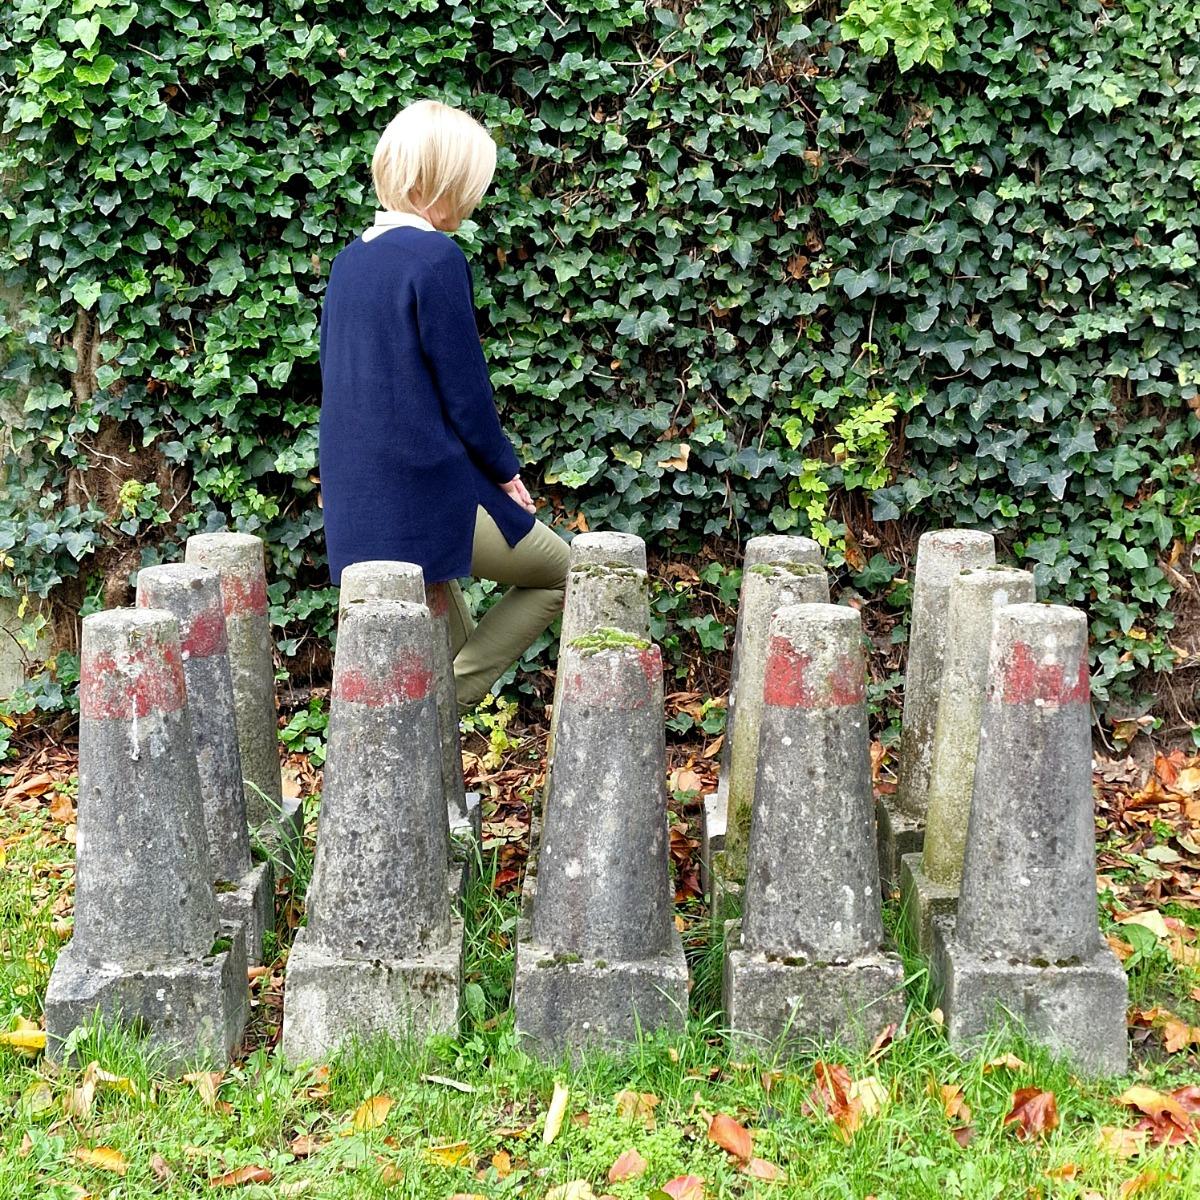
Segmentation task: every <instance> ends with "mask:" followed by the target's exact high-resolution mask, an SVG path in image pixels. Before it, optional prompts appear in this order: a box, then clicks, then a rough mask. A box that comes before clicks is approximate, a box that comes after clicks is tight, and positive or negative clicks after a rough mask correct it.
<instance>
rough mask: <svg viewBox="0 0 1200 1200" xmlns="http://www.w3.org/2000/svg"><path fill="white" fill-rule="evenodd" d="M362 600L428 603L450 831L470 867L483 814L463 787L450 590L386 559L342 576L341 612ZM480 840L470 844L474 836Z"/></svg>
mask: <svg viewBox="0 0 1200 1200" xmlns="http://www.w3.org/2000/svg"><path fill="white" fill-rule="evenodd" d="M363 600H399V601H404V602H407V603H410V604H425V605H426V607H428V609H429V615H430V617H431V618H432V619H433V656H434V669H435V673H436V678H437V709H438V730H439V737H440V740H441V755H442V758H441V762H442V786H443V789H444V791H445V794H446V814H447V822H448V829H449V831H450V833H451V834H452V836H453V837H454V839H455V844H457V845H458V846H459V848H460V851H461V853H460V854H459V858H460V859H461V861H463V862H464V863H470V862H472V861H473V859H474V857H475V847H476V846H477V845H478V844H479V834H478V828H477V827H478V824H479V821H478V813H477V812H476V813H475V814H474V815H472V812H471V811H469V807H468V802H467V796H466V790H465V788H464V787H463V773H462V742H461V740H460V738H459V729H458V699H457V696H456V695H455V687H454V654H453V651H452V649H451V641H450V619H449V615H450V604H449V594H448V585H447V584H444V583H435V584H430V586H429V587H428V588H427V587H426V586H425V582H424V578H423V576H422V574H421V568H420V567H418V566H416V565H415V564H414V563H405V562H389V561H385V560H380V561H371V562H360V563H354V564H353V565H352V566H349V567H347V568H346V569H345V570H344V571H343V572H342V586H341V592H340V595H339V602H338V613H339V616H340V615H342V614H344V613H345V611H346V607H347V606H348V605H350V604H353V603H356V602H358V601H363ZM472 830H474V831H475V836H474V838H473V839H472V840H471V843H470V845H467V844H466V843H465V839H466V838H467V837H468V835H469V833H470V832H471V831H472Z"/></svg>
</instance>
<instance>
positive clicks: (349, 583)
mask: <svg viewBox="0 0 1200 1200" xmlns="http://www.w3.org/2000/svg"><path fill="white" fill-rule="evenodd" d="M367 600H389V601H392V602H396V601H400V602H402V603H405V604H424V603H425V576H424V575H423V574H422V572H421V568H420V567H418V566H417V564H416V563H409V562H393V561H392V560H390V559H372V560H371V561H369V562H358V563H352V564H351V565H350V566H348V567H347V568H346V569H345V570H344V571H343V572H342V583H341V586H340V587H339V588H338V620H339V621H340V620H341V619H342V618H343V617H344V616H345V615H346V609H347V608H349V606H350V605H351V604H361V603H363V602H365V601H367Z"/></svg>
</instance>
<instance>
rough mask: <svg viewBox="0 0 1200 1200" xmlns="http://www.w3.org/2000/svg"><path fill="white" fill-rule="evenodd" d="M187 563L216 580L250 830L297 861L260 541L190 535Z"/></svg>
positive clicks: (295, 807)
mask: <svg viewBox="0 0 1200 1200" xmlns="http://www.w3.org/2000/svg"><path fill="white" fill-rule="evenodd" d="M184 558H185V560H186V561H187V562H188V563H189V564H191V565H192V566H198V567H210V568H211V569H212V570H214V571H216V572H217V573H218V574H219V575H220V577H221V600H222V603H223V604H224V608H225V628H226V631H227V633H228V637H229V666H230V669H231V671H232V673H233V699H234V705H235V710H236V714H237V730H238V749H239V752H240V753H241V758H242V773H243V778H244V779H245V784H246V815H247V817H248V819H249V823H250V828H251V830H252V831H254V832H255V833H256V834H257V836H258V837H259V838H261V839H262V841H263V842H264V843H265V844H267V845H269V846H271V847H272V848H273V849H275V850H276V851H277V853H278V854H279V857H280V860H281V862H282V864H283V866H284V867H285V868H287V869H290V868H291V867H292V866H293V865H294V859H295V847H296V845H297V844H298V843H299V840H300V835H301V834H302V833H303V830H304V812H303V803H302V801H301V800H300V798H299V797H288V798H286V799H285V797H284V795H283V784H282V777H281V774H280V767H279V712H278V709H277V707H276V704H275V657H274V650H275V643H274V639H273V638H272V636H271V622H270V618H269V615H268V607H267V576H266V560H265V551H264V548H263V542H262V538H257V537H254V536H253V535H252V534H248V533H200V534H194V535H193V536H192V537H190V538H188V540H187V549H186V551H185V553H184Z"/></svg>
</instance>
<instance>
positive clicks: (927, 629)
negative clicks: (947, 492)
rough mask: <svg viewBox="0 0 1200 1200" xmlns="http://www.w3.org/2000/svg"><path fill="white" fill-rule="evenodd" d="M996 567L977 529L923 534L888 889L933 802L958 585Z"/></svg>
mask: <svg viewBox="0 0 1200 1200" xmlns="http://www.w3.org/2000/svg"><path fill="white" fill-rule="evenodd" d="M995 561H996V544H995V539H994V538H993V537H992V535H991V534H990V533H981V532H978V531H976V530H973V529H943V530H939V531H938V532H936V533H925V534H922V535H921V539H920V541H919V542H918V543H917V561H916V567H915V571H914V579H913V599H912V619H911V621H910V624H909V633H908V664H907V667H906V669H905V674H904V715H903V726H902V729H901V733H900V775H899V782H898V786H897V789H896V795H895V797H894V799H893V798H891V797H885V798H884V799H883V800H882V801H881V804H880V807H881V809H886V811H881V812H879V813H878V814H877V815H878V820H879V851H880V858H879V867H880V876H881V878H882V881H883V886H884V888H885V890H888V891H890V890H891V889H893V888H894V887H896V886H897V885H898V883H899V881H900V858H901V856H902V855H904V854H910V853H915V852H916V851H919V850H920V849H921V844H922V833H923V830H924V826H925V813H926V809H927V807H928V797H929V771H930V765H931V761H932V757H933V733H934V728H935V726H936V723H937V708H938V696H939V695H940V694H941V683H942V660H943V656H944V654H945V647H946V623H947V622H946V616H947V611H948V608H949V604H950V584H951V582H952V581H953V580H954V579H955V578H957V576H958V574H959V572H961V571H963V570H965V569H966V568H968V567H989V566H992V565H993V564H994V563H995Z"/></svg>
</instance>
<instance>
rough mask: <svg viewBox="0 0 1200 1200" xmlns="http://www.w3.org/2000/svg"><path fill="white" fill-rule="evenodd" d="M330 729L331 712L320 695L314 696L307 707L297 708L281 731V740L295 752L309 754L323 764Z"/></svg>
mask: <svg viewBox="0 0 1200 1200" xmlns="http://www.w3.org/2000/svg"><path fill="white" fill-rule="evenodd" d="M328 731H329V712H328V710H327V709H326V708H325V703H324V701H323V700H322V699H321V698H320V697H319V696H313V697H312V699H310V700H309V702H308V705H307V706H306V707H305V708H301V709H297V710H296V712H295V713H293V714H292V717H291V719H290V720H289V721H288V723H287V724H286V725H285V726H284V727H283V728H282V729H281V730H280V731H279V740H280V741H281V742H282V743H283V744H284V745H285V746H286V747H287V748H288V749H289V750H290V751H292V752H293V753H299V754H307V755H309V756H310V757H311V758H312V761H313V762H314V763H315V764H316V765H317V766H321V765H322V764H323V763H324V762H325V744H326V738H327V736H328Z"/></svg>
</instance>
